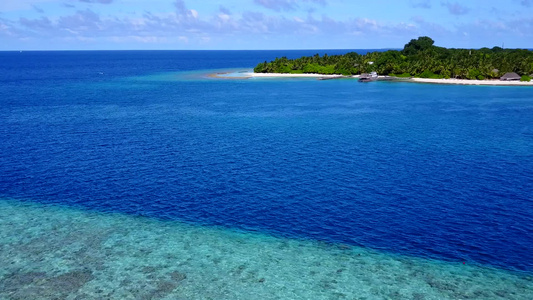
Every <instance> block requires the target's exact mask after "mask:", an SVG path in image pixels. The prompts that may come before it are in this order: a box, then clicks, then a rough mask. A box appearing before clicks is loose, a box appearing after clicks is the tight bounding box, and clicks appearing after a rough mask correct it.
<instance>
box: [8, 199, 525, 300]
mask: <svg viewBox="0 0 533 300" xmlns="http://www.w3.org/2000/svg"><path fill="white" fill-rule="evenodd" d="M0 240H1V241H2V247H0V254H1V257H2V259H3V267H2V268H0V298H3V299H23V298H33V299H36V298H34V297H35V295H39V297H40V299H47V298H49V297H61V298H63V299H79V298H80V297H81V298H83V299H86V298H89V299H96V298H120V299H140V298H143V299H144V298H147V299H250V297H254V298H259V299H467V298H468V299H524V300H525V299H528V295H531V293H533V278H532V277H531V276H530V275H528V274H521V273H514V272H509V271H503V270H498V269H493V268H487V267H481V266H475V265H469V264H468V263H466V264H465V263H464V262H456V263H451V262H442V261H436V260H428V259H422V258H414V257H406V256H401V255H391V254H384V253H381V252H378V251H374V250H369V249H366V248H361V247H357V246H346V245H341V244H330V243H323V242H318V241H310V240H295V239H287V238H278V237H273V236H269V235H265V234H260V233H247V232H242V231H234V230H228V229H223V228H218V227H212V226H211V227H210V226H200V225H193V224H187V223H182V222H178V221H160V220H155V219H151V218H144V217H133V216H128V215H122V214H119V213H107V214H105V213H98V212H94V211H85V210H78V209H73V208H67V207H61V206H53V205H42V204H36V203H31V202H27V201H19V200H14V199H0Z"/></svg>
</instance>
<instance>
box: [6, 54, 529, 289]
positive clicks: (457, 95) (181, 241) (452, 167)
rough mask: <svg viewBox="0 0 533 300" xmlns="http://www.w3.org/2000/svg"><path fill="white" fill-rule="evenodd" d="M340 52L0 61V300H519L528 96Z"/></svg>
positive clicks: (524, 283)
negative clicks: (402, 70)
mask: <svg viewBox="0 0 533 300" xmlns="http://www.w3.org/2000/svg"><path fill="white" fill-rule="evenodd" d="M355 51H358V52H360V53H363V52H366V50H355ZM345 52H348V51H347V50H306V51H300V50H298V51H296V50H293V51H282V50H279V51H56V52H38V51H36V52H31V51H30V52H0V137H1V142H0V257H1V259H2V263H1V265H0V298H1V299H22V298H28V299H55V298H57V299H255V298H257V299H531V295H533V255H532V254H531V253H532V249H533V229H532V228H533V88H531V87H498V86H455V85H435V84H417V83H409V82H371V83H359V82H357V81H356V80H353V79H338V80H322V81H321V80H316V79H312V78H300V79H275V78H274V79H273V78H249V79H243V78H239V76H238V74H240V72H244V71H250V70H251V69H252V68H253V67H254V66H255V65H256V64H257V63H259V62H263V61H270V60H273V59H274V58H276V57H281V56H287V57H289V58H296V57H300V56H303V55H314V54H315V53H319V54H323V53H328V55H333V54H341V53H345ZM221 72H232V73H234V74H237V75H236V76H234V77H232V76H228V77H227V78H214V77H211V76H210V74H214V73H221ZM36 297H37V298H36Z"/></svg>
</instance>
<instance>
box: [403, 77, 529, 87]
mask: <svg viewBox="0 0 533 300" xmlns="http://www.w3.org/2000/svg"><path fill="white" fill-rule="evenodd" d="M407 81H411V82H420V83H436V84H463V85H505V86H507V85H510V86H516V85H524V86H533V81H529V82H527V81H501V80H469V79H431V78H411V79H410V80H407Z"/></svg>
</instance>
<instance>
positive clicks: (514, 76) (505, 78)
mask: <svg viewBox="0 0 533 300" xmlns="http://www.w3.org/2000/svg"><path fill="white" fill-rule="evenodd" d="M520 78H521V77H520V75H518V74H516V73H515V72H510V73H505V75H503V76H502V77H500V80H501V81H516V80H520Z"/></svg>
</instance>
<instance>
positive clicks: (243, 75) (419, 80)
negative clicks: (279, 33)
mask: <svg viewBox="0 0 533 300" xmlns="http://www.w3.org/2000/svg"><path fill="white" fill-rule="evenodd" d="M235 75H238V76H235ZM211 77H218V78H230V79H231V78H233V79H238V78H241V79H242V78H359V75H353V76H344V75H339V74H332V75H324V74H309V73H306V74H289V73H253V72H242V73H236V74H234V73H231V72H228V73H217V74H212V75H211ZM378 80H387V81H395V80H398V81H402V82H415V83H432V84H459V85H495V86H533V81H529V82H525V81H501V80H469V79H432V78H394V77H390V76H379V79H378Z"/></svg>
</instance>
